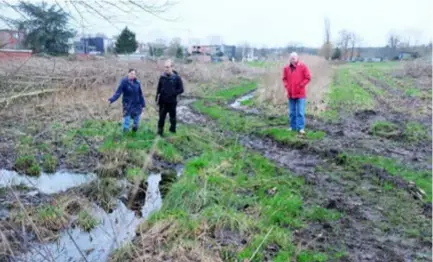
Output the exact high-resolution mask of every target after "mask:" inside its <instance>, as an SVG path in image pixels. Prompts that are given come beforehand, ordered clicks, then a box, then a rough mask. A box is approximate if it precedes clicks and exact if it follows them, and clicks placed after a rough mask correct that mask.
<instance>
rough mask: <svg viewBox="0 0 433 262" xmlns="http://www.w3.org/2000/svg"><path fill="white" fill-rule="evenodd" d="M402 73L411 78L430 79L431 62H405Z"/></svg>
mask: <svg viewBox="0 0 433 262" xmlns="http://www.w3.org/2000/svg"><path fill="white" fill-rule="evenodd" d="M403 73H404V75H406V76H410V77H413V78H418V77H425V76H427V77H430V78H431V77H432V64H431V61H428V62H427V61H425V60H423V59H416V60H414V61H410V62H406V63H404V64H403Z"/></svg>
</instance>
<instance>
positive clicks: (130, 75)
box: [128, 69, 135, 80]
mask: <svg viewBox="0 0 433 262" xmlns="http://www.w3.org/2000/svg"><path fill="white" fill-rule="evenodd" d="M128 79H129V80H134V79H135V69H129V70H128Z"/></svg>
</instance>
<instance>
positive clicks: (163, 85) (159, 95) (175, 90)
mask: <svg viewBox="0 0 433 262" xmlns="http://www.w3.org/2000/svg"><path fill="white" fill-rule="evenodd" d="M182 93H183V83H182V79H181V78H180V76H179V75H178V74H177V72H176V71H173V74H171V75H168V74H166V73H163V74H162V75H161V76H160V77H159V81H158V88H157V90H156V97H155V101H156V102H157V103H158V104H161V103H164V104H171V103H176V102H177V96H178V95H180V94H182Z"/></svg>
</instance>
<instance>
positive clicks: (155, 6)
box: [0, 0, 177, 31]
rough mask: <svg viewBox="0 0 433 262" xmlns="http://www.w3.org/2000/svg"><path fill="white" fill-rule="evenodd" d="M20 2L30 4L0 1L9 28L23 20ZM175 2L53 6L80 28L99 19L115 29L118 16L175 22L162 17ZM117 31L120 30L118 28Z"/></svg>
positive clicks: (126, 1) (130, 0) (126, 0)
mask: <svg viewBox="0 0 433 262" xmlns="http://www.w3.org/2000/svg"><path fill="white" fill-rule="evenodd" d="M21 2H30V1H24V0H20V1H17V2H15V3H11V1H9V0H0V9H2V10H5V11H2V12H1V13H2V14H1V15H0V20H1V21H3V22H4V23H5V24H7V25H8V26H9V27H11V28H13V27H14V23H13V22H14V21H15V18H16V17H17V16H18V17H21V18H23V17H24V18H25V15H24V14H22V13H21V12H20V11H19V9H18V8H17V6H18V4H19V3H21ZM175 4H176V2H174V1H172V0H165V1H163V2H162V3H161V2H159V3H156V1H150V0H147V1H146V0H144V1H137V0H122V1H118V2H116V1H112V0H103V1H93V2H92V3H89V2H87V1H57V0H55V1H54V5H55V6H57V7H58V8H59V9H61V10H63V11H64V12H66V13H68V14H69V15H70V17H71V18H72V20H73V21H75V22H76V23H77V24H79V25H81V26H83V27H84V26H90V25H92V24H94V21H89V20H88V19H87V18H88V17H92V18H99V19H102V20H104V21H106V22H108V23H110V24H111V25H112V26H114V27H115V28H118V27H117V26H116V25H115V23H116V22H119V16H121V15H124V16H127V17H128V18H131V17H133V18H135V19H139V18H140V17H143V13H146V14H148V15H151V16H155V17H157V18H159V19H163V20H166V21H175V20H176V19H177V18H167V17H163V16H162V15H163V14H164V13H166V12H167V11H168V10H169V9H170V8H171V7H172V6H173V5H175ZM118 29H119V31H120V30H121V28H118Z"/></svg>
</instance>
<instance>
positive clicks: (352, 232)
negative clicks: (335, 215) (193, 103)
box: [190, 110, 431, 261]
mask: <svg viewBox="0 0 433 262" xmlns="http://www.w3.org/2000/svg"><path fill="white" fill-rule="evenodd" d="M191 111H192V110H191ZM190 114H191V112H190ZM192 114H194V112H193V113H192ZM367 115H368V114H367ZM371 115H373V116H374V115H375V113H374V112H373V113H372V114H371ZM201 117H202V116H201V115H200V114H199V113H197V112H195V116H194V118H195V119H200V118H201ZM358 117H360V118H361V120H360V121H359V122H361V121H365V115H358ZM363 117H364V119H362V118H363ZM209 124H210V120H208V125H209ZM212 125H213V126H214V127H212V128H215V129H217V125H216V124H212ZM355 125H356V124H355ZM357 129H359V126H358V128H357ZM343 132H344V131H343ZM359 135H360V134H358V136H354V138H357V139H359ZM361 135H363V133H362V134H361ZM226 136H232V137H233V136H239V143H240V144H242V145H243V146H245V147H247V148H250V149H252V150H254V151H258V152H261V153H262V154H263V155H264V156H266V157H267V158H269V159H271V160H272V161H273V162H275V163H277V164H278V165H279V166H280V167H283V168H286V169H288V170H290V171H291V172H293V173H294V175H297V176H302V177H304V178H305V181H306V183H308V184H310V185H311V186H312V188H313V189H314V190H313V191H314V192H306V194H305V195H304V197H305V201H306V203H308V204H313V205H319V206H321V207H324V208H327V209H334V210H338V211H339V212H342V213H343V214H344V215H343V218H342V219H340V220H339V221H337V222H336V223H329V222H323V223H322V222H317V223H315V224H310V225H309V226H308V227H307V228H306V229H304V230H301V231H299V232H298V233H297V234H296V235H295V241H296V242H297V243H298V244H300V245H307V243H309V244H310V246H311V247H312V248H313V249H315V250H319V251H323V252H327V251H330V250H333V251H334V252H335V251H336V250H337V251H338V250H342V251H344V252H346V254H347V256H343V257H345V259H343V260H344V261H414V260H416V261H427V260H428V259H427V257H424V254H428V253H429V252H430V249H431V241H430V240H428V238H426V237H425V236H430V235H431V229H430V223H429V218H428V217H426V216H425V215H424V213H427V212H428V210H429V207H427V208H426V207H425V205H424V204H423V203H422V202H420V201H417V200H414V199H413V197H412V195H411V194H410V192H408V191H410V190H392V191H386V190H385V189H384V184H386V183H391V184H394V185H396V186H397V187H400V188H402V189H408V184H407V182H404V181H403V180H401V179H399V178H397V177H392V176H390V175H388V174H387V173H386V172H385V171H384V170H381V169H377V168H374V167H372V166H369V165H366V166H364V169H363V170H351V169H347V168H345V167H344V164H343V163H342V164H343V165H341V166H338V165H336V164H335V161H334V160H333V159H332V158H326V157H324V153H325V154H326V152H328V153H331V154H332V152H334V153H336V152H342V149H343V148H345V147H347V144H345V142H344V140H345V139H347V137H345V136H342V137H341V140H343V142H341V143H339V144H336V142H337V141H336V140H335V139H336V137H334V138H333V139H331V140H329V141H326V140H325V141H323V142H320V143H319V144H318V145H317V147H316V150H314V149H313V150H311V149H312V148H304V149H295V148H290V147H287V146H282V145H280V144H278V143H276V142H274V141H272V140H271V139H263V138H258V137H254V136H249V135H240V134H235V133H230V132H228V133H226ZM363 136H365V135H363ZM346 143H348V141H347V140H346ZM362 144H363V145H364V146H363V147H362V149H365V144H364V143H362ZM330 145H332V147H330ZM352 146H353V144H352ZM376 146H377V145H376ZM323 147H325V148H323ZM373 148H374V147H373ZM388 150H389V149H388ZM400 151H401V150H400ZM376 153H381V152H376ZM408 154H409V153H408ZM403 201H404V203H402V202H403ZM400 209H401V210H400ZM426 210H427V212H426ZM401 215H402V216H403V217H404V219H402V220H399V221H398V222H397V224H393V222H392V221H393V220H395V219H396V217H398V216H401ZM406 219H407V220H406ZM412 227H414V228H417V229H416V230H419V234H421V235H418V236H416V237H413V236H410V235H408V234H407V231H408V230H411V229H412ZM389 230H391V231H389ZM424 234H425V235H424ZM423 236H424V237H423Z"/></svg>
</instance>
